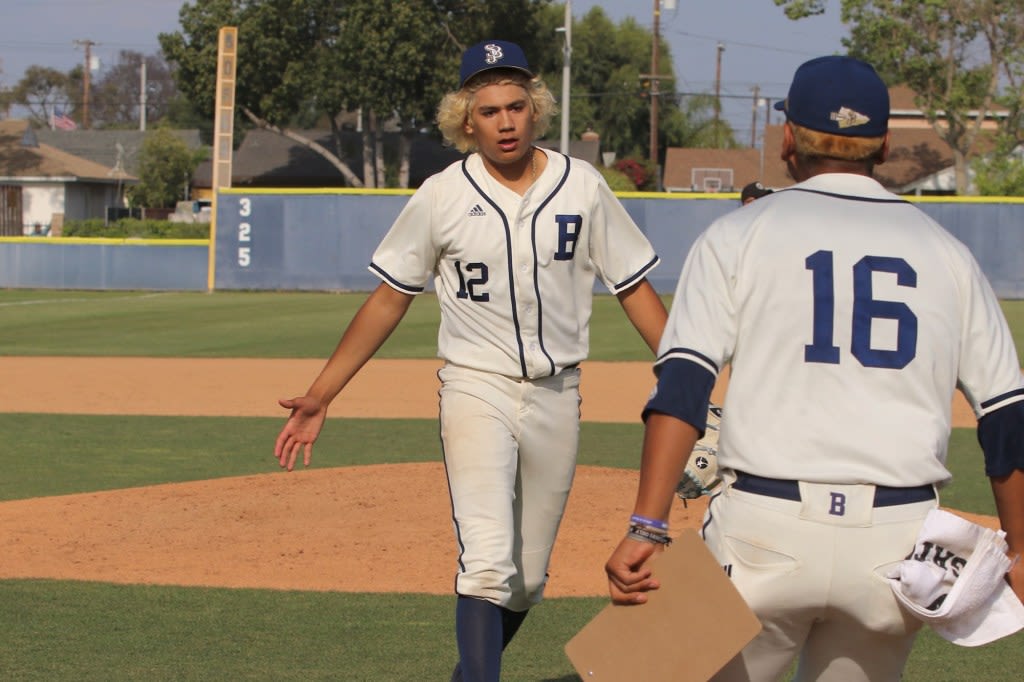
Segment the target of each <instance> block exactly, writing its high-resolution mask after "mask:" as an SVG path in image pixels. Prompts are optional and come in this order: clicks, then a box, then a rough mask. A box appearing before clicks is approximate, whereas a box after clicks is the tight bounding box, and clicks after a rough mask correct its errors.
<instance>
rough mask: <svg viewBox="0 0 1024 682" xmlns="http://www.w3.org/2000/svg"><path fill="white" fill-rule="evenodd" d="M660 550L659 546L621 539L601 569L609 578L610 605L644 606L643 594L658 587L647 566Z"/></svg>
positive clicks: (644, 598) (645, 596)
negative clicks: (613, 603) (612, 603)
mask: <svg viewBox="0 0 1024 682" xmlns="http://www.w3.org/2000/svg"><path fill="white" fill-rule="evenodd" d="M662 548H663V546H662V545H655V544H653V543H650V542H641V541H639V540H632V539H630V538H628V537H627V538H623V539H622V542H620V543H619V546H618V547H616V548H615V551H614V552H613V553H612V556H611V558H610V559H608V563H606V564H605V565H604V571H605V573H607V574H608V591H609V592H610V593H611V597H612V601H613V602H615V603H616V604H643V603H644V602H646V601H647V595H646V594H644V593H645V592H649V591H650V590H656V589H658V588H659V587H661V583H659V582H658V581H657V579H655V578H654V577H652V574H651V569H650V568H649V567H648V566H647V565H646V564H647V560H648V559H650V558H651V556H652V555H653V554H654V552H655V551H656V550H658V549H662Z"/></svg>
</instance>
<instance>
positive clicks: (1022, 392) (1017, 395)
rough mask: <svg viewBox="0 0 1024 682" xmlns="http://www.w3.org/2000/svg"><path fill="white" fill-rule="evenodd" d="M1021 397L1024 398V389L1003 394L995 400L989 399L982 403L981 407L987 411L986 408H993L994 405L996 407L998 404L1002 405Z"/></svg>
mask: <svg viewBox="0 0 1024 682" xmlns="http://www.w3.org/2000/svg"><path fill="white" fill-rule="evenodd" d="M1020 397H1024V388H1018V389H1015V390H1013V391H1008V392H1006V393H1003V394H1002V395H997V396H996V397H994V398H989V399H988V400H985V401H983V402H982V403H981V407H982V409H985V408H988V407H991V406H992V405H995V404H996V403H1001V402H1003V401H1004V400H1009V399H1010V398H1020Z"/></svg>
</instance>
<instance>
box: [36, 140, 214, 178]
mask: <svg viewBox="0 0 1024 682" xmlns="http://www.w3.org/2000/svg"><path fill="white" fill-rule="evenodd" d="M171 132H172V133H173V134H174V135H175V136H176V137H178V138H179V139H180V140H181V141H182V142H184V143H185V145H186V146H187V147H188V148H189V150H196V149H199V148H201V147H202V146H203V144H202V141H201V140H200V138H199V131H198V130H196V129H186V130H172V131H171ZM148 134H149V131H145V130H48V129H42V130H37V131H36V136H37V137H38V138H39V141H40V142H41V143H44V144H48V145H50V146H51V147H56V148H58V149H61V150H63V151H65V152H68V153H69V154H74V155H75V156H80V157H82V158H83V159H89V160H90V161H94V162H96V163H98V164H100V165H101V166H106V167H107V168H108V169H111V168H116V167H117V165H118V161H120V164H121V168H122V169H124V171H125V172H127V173H128V174H129V175H138V173H139V151H140V150H141V149H142V143H143V141H144V140H145V139H146V135H148Z"/></svg>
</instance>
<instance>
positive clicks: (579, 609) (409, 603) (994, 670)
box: [0, 290, 1024, 682]
mask: <svg viewBox="0 0 1024 682" xmlns="http://www.w3.org/2000/svg"><path fill="white" fill-rule="evenodd" d="M362 298H363V297H362V296H361V295H343V294H312V293H310V294H305V293H295V294H285V293H224V294H221V293H217V294H180V293H169V294H147V293H134V292H123V293H119V292H108V293H99V292H67V291H21V290H19V291H0V353H2V354H4V355H11V356H16V355H111V356H123V355H134V356H180V357H268V358H272V357H276V358H282V357H317V358H322V357H325V356H326V355H327V354H328V353H329V352H330V350H331V349H332V348H333V346H334V344H335V342H336V341H337V338H338V335H339V333H340V331H341V330H342V329H343V328H344V326H345V324H346V323H347V321H348V320H349V319H350V318H351V316H352V315H353V314H354V312H355V310H356V308H357V307H358V305H359V303H360V302H361V301H362ZM1004 310H1005V311H1006V313H1007V317H1008V319H1009V320H1010V322H1011V326H1012V328H1013V329H1014V333H1015V338H1016V340H1017V346H1018V349H1021V348H1024V302H1020V301H1013V302H1007V303H1005V304H1004ZM436 325H437V306H436V302H435V301H433V300H432V299H431V298H430V297H423V298H422V300H420V301H417V302H416V303H415V304H414V306H413V308H412V310H411V311H410V315H409V317H408V318H407V319H406V320H405V321H404V322H403V324H402V325H401V326H400V327H399V330H398V331H397V332H396V334H395V335H394V336H393V337H392V339H391V340H389V342H388V343H387V344H386V346H385V347H384V348H383V349H382V351H381V356H383V357H433V356H434V351H435V338H436ZM592 326H593V339H594V343H593V349H592V354H591V356H592V357H593V358H594V359H599V360H609V361H616V360H645V359H647V352H646V350H645V348H644V347H643V345H642V343H641V342H640V341H639V338H638V337H637V335H636V334H635V332H633V331H632V330H631V329H630V328H629V325H628V322H626V321H625V319H624V316H622V314H621V312H620V311H619V309H618V305H617V304H616V302H615V301H614V299H613V298H611V297H598V298H597V300H596V302H595V313H594V319H593V325H592ZM382 417H384V415H382ZM349 422H350V423H347V424H346V425H345V429H337V428H336V429H328V430H326V431H325V432H324V435H323V437H322V442H321V445H320V448H319V453H318V463H317V466H322V467H329V466H342V465H355V464H368V463H376V462H381V461H384V460H381V459H380V454H379V453H382V452H384V453H387V456H388V457H389V459H388V460H387V461H394V462H405V461H415V460H417V459H422V458H423V457H424V455H423V450H424V449H423V447H422V443H423V442H425V441H428V442H433V441H436V438H437V426H436V424H435V423H434V421H433V420H392V419H386V418H381V419H367V420H349ZM280 425H281V421H280V420H277V419H261V418H216V417H209V418H182V417H125V416H104V417H93V416H81V415H70V416H57V415H40V414H2V415H0V438H2V442H3V443H4V445H5V447H4V450H3V467H4V474H3V476H0V500H15V499H23V498H29V497H40V496H47V495H60V494H68V493H73V492H88V491H95V490H109V489H116V488H122V487H132V486H143V485H151V484H156V483H166V482H177V481H189V480H203V479H210V478H218V477H225V476H238V475H248V474H255V473H261V472H267V473H269V472H271V471H275V470H276V466H273V463H272V461H271V460H270V459H269V458H262V459H254V458H252V457H251V456H249V453H252V452H253V451H260V452H262V451H269V447H270V444H271V443H272V442H273V437H274V435H275V434H276V432H277V430H278V429H279V428H280ZM342 431H344V432H345V433H346V440H347V443H349V444H351V443H365V444H372V445H366V446H364V447H363V448H362V449H360V448H355V451H353V450H354V448H353V447H352V446H351V445H348V446H347V447H346V448H344V451H345V456H344V458H342V456H341V455H340V454H338V453H340V452H341V451H342V450H343V448H342V447H340V445H341V443H340V438H341V436H340V434H341V432H342ZM353 436H354V437H353ZM640 436H641V429H640V427H639V426H638V425H635V424H584V425H583V427H582V442H581V447H580V462H581V464H599V465H602V466H617V467H632V466H634V465H635V457H636V448H637V443H639V440H640ZM950 468H951V469H952V470H953V472H954V476H955V483H954V485H952V486H951V487H950V488H949V489H948V490H947V491H945V492H944V495H943V503H944V504H946V505H948V506H954V507H957V508H960V509H964V510H966V511H973V512H977V513H985V514H992V513H994V510H993V506H992V502H991V494H990V491H989V489H988V483H987V480H986V479H985V478H984V476H983V475H982V474H981V470H982V467H981V453H980V449H979V448H978V446H977V443H976V440H975V437H974V431H973V430H967V429H957V430H955V431H954V433H953V436H952V438H951V445H950ZM413 492H414V491H413ZM73 522H74V519H68V523H73ZM0 561H3V558H2V557H0ZM604 604H605V600H604V599H600V598H572V599H569V598H565V599H551V600H548V601H547V602H545V604H543V605H542V606H541V607H539V608H538V609H536V612H535V613H534V614H532V615H531V616H530V619H529V620H528V621H527V624H526V626H525V627H524V629H523V631H522V633H521V634H520V635H519V636H518V637H517V638H516V640H515V641H514V642H513V644H512V645H511V646H510V648H509V650H508V651H507V653H506V657H505V667H504V670H505V676H504V679H506V680H510V681H523V682H526V681H533V682H536V681H538V680H562V681H570V680H577V679H578V678H577V677H576V675H575V674H574V673H573V671H572V667H571V665H570V664H569V662H568V660H567V659H566V658H565V656H564V654H563V653H562V644H564V642H566V641H567V640H568V639H569V638H570V637H571V636H572V635H573V634H574V633H575V632H576V631H577V630H578V629H579V628H580V627H581V626H582V625H583V624H584V623H585V622H586V621H587V620H589V619H590V618H591V617H592V616H593V615H594V614H596V613H597V611H598V610H600V608H602V607H603V606H604ZM451 606H452V604H451V599H450V598H449V597H433V596H427V595H393V594H366V595H353V594H338V593H311V592H300V591H289V592H279V591H257V590H242V589H238V590H229V589H207V588H174V587H153V586H123V585H109V584H98V583H86V582H64V581H46V580H6V581H0V626H3V629H4V636H3V638H2V639H0V680H31V681H40V682H42V681H51V680H97V681H108V680H110V681H118V680H226V679H234V680H296V681H298V680H375V681H376V680H410V681H412V680H417V681H418V680H447V676H448V674H449V672H450V669H451V665H452V663H453V662H454V657H455V653H454V652H455V645H454V636H453V632H452V613H451V611H452V609H451ZM694 617H698V618H699V617H707V614H694ZM1021 637H1022V636H1021V635H1016V636H1014V637H1011V638H1007V639H1005V640H1002V641H1000V642H996V643H994V644H992V645H989V646H985V647H980V648H978V649H966V648H960V647H955V646H953V645H951V644H949V643H947V642H945V641H943V640H941V639H939V638H938V637H936V636H934V635H932V634H931V633H930V632H924V633H923V634H922V636H921V637H920V638H919V642H918V644H917V646H916V648H915V650H914V653H913V655H912V657H911V661H910V664H909V666H908V669H907V672H906V675H905V677H904V679H905V680H911V681H914V680H921V681H925V680H927V681H928V682H941V681H945V680H977V679H980V680H1017V679H1021V672H1020V671H1021V670H1024V647H1022V646H1021V643H1022V641H1024V640H1022V638H1021Z"/></svg>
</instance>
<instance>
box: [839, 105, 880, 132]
mask: <svg viewBox="0 0 1024 682" xmlns="http://www.w3.org/2000/svg"><path fill="white" fill-rule="evenodd" d="M829 118H831V119H832V120H833V121H835V122H836V123H838V124H839V127H840V128H853V127H855V126H862V125H865V124H867V123H869V122H870V121H871V119H870V118H868V117H867V116H865V115H864V114H862V113H860V112H859V111H854V110H853V109H848V108H846V107H839V111H833V112H832V113H831V114H829Z"/></svg>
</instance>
